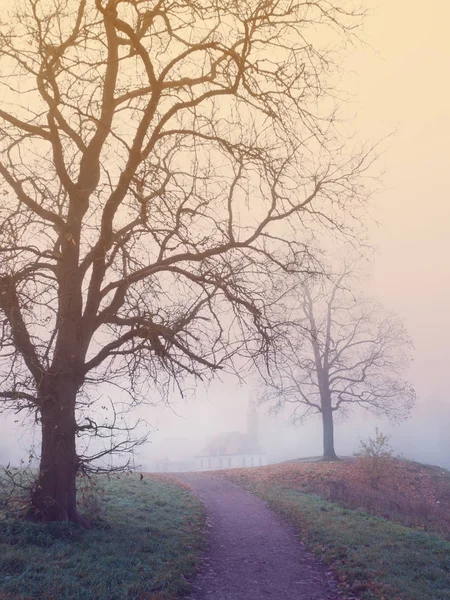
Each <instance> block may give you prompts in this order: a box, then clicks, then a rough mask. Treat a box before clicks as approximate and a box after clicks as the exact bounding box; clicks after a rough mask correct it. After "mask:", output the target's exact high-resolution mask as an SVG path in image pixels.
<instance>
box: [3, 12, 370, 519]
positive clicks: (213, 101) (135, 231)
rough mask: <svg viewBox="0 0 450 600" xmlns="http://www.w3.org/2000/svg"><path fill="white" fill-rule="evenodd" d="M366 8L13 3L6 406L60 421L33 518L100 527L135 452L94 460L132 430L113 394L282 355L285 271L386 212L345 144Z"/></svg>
mask: <svg viewBox="0 0 450 600" xmlns="http://www.w3.org/2000/svg"><path fill="white" fill-rule="evenodd" d="M346 5H348V3H342V5H341V3H340V2H338V1H336V5H334V4H333V2H330V1H329V0H317V1H316V2H297V1H296V0H247V1H245V2H239V1H237V0H201V1H199V2H197V1H196V0H193V1H191V0H176V1H175V0H156V1H155V2H151V3H149V2H148V1H144V0H80V1H79V2H73V1H72V0H42V1H41V0H28V1H26V2H22V1H20V2H17V8H16V9H11V10H10V11H5V10H4V15H3V18H2V23H1V25H0V85H1V97H2V99H3V101H2V105H1V107H0V128H1V142H0V143H1V146H0V150H1V162H0V176H1V182H2V190H1V191H2V194H3V196H2V201H1V206H0V314H1V319H2V320H1V332H0V348H1V355H0V356H1V358H0V361H1V369H2V370H1V373H2V380H1V386H0V398H1V399H2V400H3V405H4V406H5V407H6V408H8V407H9V408H12V409H13V410H14V411H19V410H21V409H25V410H30V411H32V412H33V413H34V414H35V418H36V419H37V422H38V423H39V424H40V426H41V429H42V447H41V457H40V470H39V476H38V480H37V483H36V486H35V488H34V490H33V492H32V497H31V509H30V512H29V515H28V517H29V518H30V519H33V520H35V521H52V520H71V521H78V522H81V521H82V520H81V519H80V517H79V515H78V512H77V508H76V476H77V474H78V473H80V472H85V471H86V469H88V467H89V461H90V460H91V459H92V458H98V457H100V456H102V455H103V454H105V453H107V452H109V451H110V450H121V449H122V450H123V449H125V450H126V449H129V448H130V446H131V445H132V443H133V442H132V440H131V439H128V438H127V439H125V441H124V442H123V443H122V442H117V443H116V442H114V443H113V444H112V446H111V447H106V448H105V449H104V450H103V451H100V452H97V453H94V456H87V455H83V454H82V453H80V452H77V439H78V438H79V437H80V436H85V435H87V434H93V435H97V436H106V437H108V436H109V435H113V434H115V433H116V432H117V430H120V426H119V424H118V423H117V422H116V423H112V424H110V425H107V424H106V423H104V422H102V421H99V420H98V411H95V410H94V406H93V403H94V399H93V393H94V389H95V386H96V385H98V384H100V383H102V382H107V383H110V384H115V385H117V386H119V388H120V389H121V390H122V393H123V395H125V394H127V393H128V394H129V395H130V398H131V401H132V402H133V403H137V402H142V401H145V400H147V399H148V398H149V397H152V395H153V396H154V395H155V394H156V391H155V390H157V391H158V394H167V393H168V390H169V389H170V387H169V386H170V385H171V384H172V383H173V382H175V383H176V384H177V385H179V386H180V389H181V388H182V385H183V383H182V377H183V375H192V376H197V377H202V376H204V375H207V374H208V373H211V372H214V371H215V370H217V369H219V368H221V367H222V366H223V365H225V364H228V363H229V362H230V360H231V358H232V357H233V356H234V355H236V354H239V353H240V354H242V355H245V356H246V357H247V358H248V357H249V356H253V355H256V354H257V353H258V352H261V351H264V350H265V349H267V347H268V344H269V342H270V322H269V321H268V319H267V314H266V311H265V306H266V304H267V302H268V298H269V296H271V294H272V291H276V290H275V285H274V282H275V281H276V279H277V276H278V275H279V274H281V273H284V272H289V271H293V270H308V264H309V257H310V254H311V249H310V248H309V246H308V239H309V233H308V232H310V231H311V230H312V229H313V228H315V227H317V226H318V225H320V224H324V226H325V227H326V228H328V229H336V230H339V231H342V228H343V227H344V221H343V220H342V219H343V218H345V214H346V213H347V212H352V215H354V214H355V213H354V212H353V211H354V210H355V207H356V206H357V204H358V203H359V202H360V201H362V200H364V196H362V195H361V192H362V186H361V175H362V174H363V173H365V170H366V169H367V168H368V166H369V164H370V160H371V154H370V153H365V152H361V153H360V154H358V155H355V156H353V157H349V154H348V153H346V152H345V151H344V149H343V148H340V147H339V136H338V135H337V131H336V129H335V128H334V122H335V116H334V108H333V109H332V110H331V111H329V107H330V98H331V96H330V95H329V93H328V92H329V89H328V83H327V82H328V79H327V72H328V71H330V72H331V73H333V68H332V67H333V62H332V57H331V55H330V53H329V49H328V48H325V47H323V46H321V43H320V40H322V42H323V43H324V44H326V45H328V44H329V41H330V39H333V43H334V42H335V41H337V39H338V38H341V39H342V40H345V39H347V38H348V36H350V35H351V32H352V30H353V28H354V27H356V26H357V25H358V24H359V23H360V20H361V14H358V13H357V12H356V11H352V10H346V9H345V8H344V6H346ZM5 15H6V16H5ZM320 31H323V34H324V35H323V36H322V37H321V38H320V37H318V32H320ZM322 98H325V99H327V102H326V103H325V104H323V105H322V104H321V99H322ZM322 107H323V108H322ZM342 156H343V157H344V158H342V159H341V158H340V157H342ZM114 410H115V411H116V412H117V411H118V410H119V407H117V406H116V405H115V404H114ZM125 429H126V428H125Z"/></svg>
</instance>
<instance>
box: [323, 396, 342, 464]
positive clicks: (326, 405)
mask: <svg viewBox="0 0 450 600" xmlns="http://www.w3.org/2000/svg"><path fill="white" fill-rule="evenodd" d="M322 427H323V456H322V460H339V458H338V456H337V454H336V452H335V451H334V423H333V411H332V409H331V400H330V401H329V402H328V401H327V400H326V401H325V402H322Z"/></svg>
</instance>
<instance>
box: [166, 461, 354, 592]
mask: <svg viewBox="0 0 450 600" xmlns="http://www.w3.org/2000/svg"><path fill="white" fill-rule="evenodd" d="M177 479H178V480H179V481H181V482H182V483H183V484H188V485H189V486H190V487H191V488H192V489H193V490H194V491H195V493H196V494H198V496H199V497H200V498H201V500H202V501H203V502H204V504H205V506H206V509H207V512H208V529H209V531H208V548H207V551H206V558H205V560H204V563H203V569H202V571H201V573H200V575H199V576H198V577H197V578H195V579H194V581H193V591H192V593H191V595H190V596H189V600H207V599H210V600H259V599H263V598H264V599H265V598H267V599H269V598H273V599H274V600H294V599H295V600H297V599H300V598H301V600H337V599H338V598H343V595H342V592H339V591H338V589H337V586H336V582H335V580H334V579H333V577H332V576H331V573H330V572H329V571H327V569H326V568H325V566H324V565H323V564H321V563H320V562H319V561H318V560H317V559H316V558H315V557H314V556H313V555H312V554H311V553H309V552H307V551H306V549H305V547H304V545H303V544H302V543H301V542H300V541H299V539H298V535H297V534H296V533H295V531H294V529H293V528H292V527H291V526H289V524H288V523H287V522H286V521H285V520H283V519H282V518H281V517H280V516H279V515H277V514H276V513H275V512H274V511H272V510H270V509H269V508H268V506H267V504H266V503H265V502H263V501H262V500H261V499H259V498H257V497H255V496H254V495H252V494H250V493H248V492H247V491H245V490H242V489H241V488H239V487H238V486H236V485H235V484H233V483H231V482H229V481H226V480H225V479H223V478H220V477H217V476H213V475H208V474H197V473H193V474H183V475H178V476H177ZM346 597H347V598H350V597H351V596H346Z"/></svg>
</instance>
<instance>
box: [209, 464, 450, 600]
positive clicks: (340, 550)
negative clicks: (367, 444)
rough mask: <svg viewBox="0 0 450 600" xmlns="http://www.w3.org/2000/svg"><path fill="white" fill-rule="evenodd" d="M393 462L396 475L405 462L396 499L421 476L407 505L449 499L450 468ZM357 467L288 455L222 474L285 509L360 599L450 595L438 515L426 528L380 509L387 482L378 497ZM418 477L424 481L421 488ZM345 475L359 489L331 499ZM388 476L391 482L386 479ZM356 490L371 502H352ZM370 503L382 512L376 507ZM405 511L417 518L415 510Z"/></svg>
mask: <svg viewBox="0 0 450 600" xmlns="http://www.w3.org/2000/svg"><path fill="white" fill-rule="evenodd" d="M394 466H395V472H396V475H397V477H399V473H400V471H401V470H403V475H402V477H401V478H400V479H399V481H401V482H402V488H401V489H402V490H403V492H402V491H401V490H400V488H398V486H397V490H396V494H397V499H403V496H404V495H405V496H407V495H408V490H409V485H407V484H408V482H409V483H411V486H412V485H413V483H414V482H415V488H414V489H415V493H414V494H413V498H410V504H408V503H406V504H404V505H401V504H400V507H401V506H404V507H406V510H408V508H411V506H412V507H413V510H415V509H416V505H415V502H419V501H420V502H422V503H424V502H425V503H426V499H425V497H426V498H428V500H427V502H428V503H429V504H430V505H431V506H434V505H435V503H436V502H439V503H440V501H439V500H436V499H435V498H436V497H437V496H438V497H440V498H443V500H442V501H443V503H444V506H445V499H446V497H447V496H446V493H447V491H448V489H450V487H449V488H447V486H450V473H448V472H447V474H446V473H444V472H443V470H442V469H436V468H434V467H426V466H422V465H417V464H416V463H414V464H413V465H411V464H410V463H408V462H405V461H395V465H394ZM358 469H360V465H358V463H357V462H355V461H348V462H342V463H337V464H333V463H284V464H281V465H272V466H270V467H260V468H255V469H236V470H232V471H228V472H226V473H225V472H222V474H224V475H225V476H226V477H229V478H231V479H233V480H234V481H235V482H236V483H239V484H241V485H243V486H244V487H246V488H247V489H249V490H250V491H253V492H254V493H256V494H258V495H259V496H261V497H262V498H264V499H265V500H266V501H267V502H268V503H269V505H270V506H271V507H272V508H274V509H275V510H277V511H279V512H281V513H282V514H284V515H286V516H287V517H288V519H289V520H290V521H291V522H292V523H293V524H294V525H295V526H296V527H297V528H298V530H299V532H300V536H301V538H302V540H303V541H304V542H305V544H306V545H307V547H309V548H310V549H311V550H313V551H314V552H315V553H316V554H318V555H319V556H320V558H321V559H322V560H323V561H324V562H325V563H327V564H329V565H330V566H331V567H332V570H333V571H334V572H335V574H336V576H337V578H338V579H339V581H340V584H341V587H342V588H343V589H344V590H345V591H347V592H351V593H352V594H355V595H356V596H357V597H358V598H360V599H361V600H447V599H448V600H450V541H449V540H448V539H445V537H444V536H443V535H438V534H436V533H435V532H433V531H431V530H432V529H433V527H434V526H435V523H434V522H433V521H432V522H431V525H432V527H430V528H429V529H431V530H430V531H424V527H423V525H418V526H417V527H415V528H414V527H406V526H405V525H402V524H401V523H400V522H398V521H399V520H400V519H399V515H398V513H397V512H392V513H389V511H387V512H388V513H389V514H390V516H391V517H392V519H393V520H391V519H388V518H383V517H380V516H377V515H376V513H377V512H380V511H381V512H383V510H384V509H385V508H386V507H383V502H382V501H381V500H380V498H381V497H382V496H383V489H376V490H372V491H373V493H374V495H375V497H376V498H378V501H377V502H375V503H374V502H373V496H372V495H371V493H370V492H369V488H368V487H367V485H366V482H364V477H362V476H361V472H360V471H359V472H358ZM217 474H219V472H217ZM358 482H359V484H358ZM418 482H422V484H423V487H422V489H417V488H420V485H418ZM339 483H341V484H342V485H343V486H347V489H348V490H352V492H351V493H348V494H347V496H346V499H345V502H342V501H341V500H342V499H341V500H340V501H339V502H337V501H336V498H334V500H335V501H330V498H329V497H325V496H327V495H328V496H329V495H330V488H331V489H332V488H333V487H336V486H337V487H338V486H339ZM383 483H384V485H385V486H386V487H387V488H389V487H390V484H389V482H388V481H387V480H385V481H384V482H383ZM313 489H315V493H313ZM358 490H359V491H358ZM361 490H364V493H363V492H362V491H361ZM385 492H387V490H385ZM390 493H392V490H390V492H389V493H388V494H387V496H390ZM331 496H332V494H331ZM349 498H350V500H349ZM355 498H357V499H358V502H359V500H361V501H362V503H363V504H364V502H366V504H368V506H363V507H362V508H361V507H356V506H355V505H353V506H352V501H351V500H352V499H353V500H355ZM368 499H369V500H370V501H368ZM353 504H357V502H356V503H353ZM438 506H439V507H440V504H438ZM371 509H372V512H375V514H370V510H371ZM405 518H406V520H409V521H411V516H409V517H408V515H406V517H405ZM413 520H414V519H413Z"/></svg>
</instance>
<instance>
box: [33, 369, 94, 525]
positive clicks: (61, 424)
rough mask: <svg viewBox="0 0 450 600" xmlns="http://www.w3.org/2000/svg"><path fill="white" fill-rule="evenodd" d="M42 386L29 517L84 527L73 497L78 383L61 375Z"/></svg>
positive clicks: (74, 488) (74, 491)
mask: <svg viewBox="0 0 450 600" xmlns="http://www.w3.org/2000/svg"><path fill="white" fill-rule="evenodd" d="M43 388H44V389H43V390H42V392H41V394H40V395H41V397H42V401H41V420H42V447H41V463H40V469H39V476H38V479H37V482H36V484H35V486H34V489H33V492H32V495H31V507H30V510H29V513H28V519H29V520H31V521H34V522H41V523H49V522H51V521H72V522H75V523H79V524H80V525H83V526H84V527H87V526H88V522H87V521H86V520H85V519H84V518H83V517H81V516H80V515H79V514H78V510H77V499H76V475H77V468H78V457H77V453H76V420H75V400H76V395H77V392H78V384H77V383H75V382H74V381H72V380H71V379H70V377H64V376H61V377H59V378H55V381H53V382H52V385H51V386H50V387H49V386H43Z"/></svg>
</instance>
